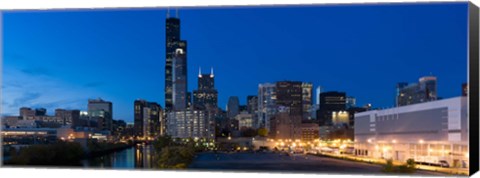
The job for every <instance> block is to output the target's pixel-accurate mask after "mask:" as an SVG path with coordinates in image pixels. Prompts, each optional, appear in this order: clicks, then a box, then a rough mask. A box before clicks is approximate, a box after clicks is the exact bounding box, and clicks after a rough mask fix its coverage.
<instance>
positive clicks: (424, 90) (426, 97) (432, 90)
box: [396, 76, 437, 106]
mask: <svg viewBox="0 0 480 178" xmlns="http://www.w3.org/2000/svg"><path fill="white" fill-rule="evenodd" d="M434 100H437V77H434V76H426V77H421V78H420V79H419V80H418V83H412V84H408V85H407V84H406V83H405V82H401V83H398V84H397V96H396V106H405V105H410V104H416V103H422V102H428V101H434Z"/></svg>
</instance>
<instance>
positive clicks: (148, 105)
mask: <svg viewBox="0 0 480 178" xmlns="http://www.w3.org/2000/svg"><path fill="white" fill-rule="evenodd" d="M134 132H135V134H134V135H135V136H137V137H143V138H148V137H157V136H159V135H163V134H164V132H165V119H164V113H163V109H162V107H161V106H160V105H159V104H158V103H155V102H148V101H146V100H135V102H134Z"/></svg>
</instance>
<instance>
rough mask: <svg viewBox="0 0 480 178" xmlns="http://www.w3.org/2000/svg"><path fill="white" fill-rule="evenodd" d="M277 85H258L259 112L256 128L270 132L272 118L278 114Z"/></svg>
mask: <svg viewBox="0 0 480 178" xmlns="http://www.w3.org/2000/svg"><path fill="white" fill-rule="evenodd" d="M276 100H277V96H276V87H275V84H271V83H263V84H259V85H258V112H257V118H256V119H257V121H256V127H257V128H260V127H263V128H266V129H267V130H270V118H272V117H273V116H274V115H275V113H276V112H277V106H276Z"/></svg>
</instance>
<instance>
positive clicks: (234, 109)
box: [227, 96, 240, 119]
mask: <svg viewBox="0 0 480 178" xmlns="http://www.w3.org/2000/svg"><path fill="white" fill-rule="evenodd" d="M239 113H240V101H239V100H238V97H237V96H230V98H228V104H227V117H228V118H231V119H233V118H235V116H237V114H239Z"/></svg>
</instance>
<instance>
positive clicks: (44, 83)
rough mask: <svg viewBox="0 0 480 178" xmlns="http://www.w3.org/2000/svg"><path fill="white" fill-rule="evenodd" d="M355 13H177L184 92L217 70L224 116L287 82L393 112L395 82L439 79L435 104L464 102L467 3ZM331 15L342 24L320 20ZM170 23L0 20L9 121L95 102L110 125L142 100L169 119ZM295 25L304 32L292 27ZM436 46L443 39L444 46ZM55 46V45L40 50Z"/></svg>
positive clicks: (149, 16)
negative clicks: (234, 99)
mask: <svg viewBox="0 0 480 178" xmlns="http://www.w3.org/2000/svg"><path fill="white" fill-rule="evenodd" d="M399 6H401V8H398V7H399ZM358 7H359V6H352V5H350V6H349V5H345V6H343V5H342V6H306V7H302V8H304V9H303V10H302V11H298V10H296V8H295V7H275V8H272V7H260V8H249V9H246V8H225V9H209V8H198V9H190V8H187V9H180V11H179V12H180V13H179V14H180V15H179V18H180V23H181V25H180V28H181V32H182V35H181V36H182V39H186V40H188V42H189V47H188V51H189V53H188V57H187V58H188V60H189V62H188V77H187V78H188V83H189V85H188V91H189V92H192V91H193V90H194V89H196V86H197V85H196V83H197V82H196V80H197V78H196V77H195V76H196V74H197V72H196V70H198V67H203V68H210V67H213V68H214V69H215V78H216V79H215V80H216V83H215V85H216V88H217V90H218V95H219V97H218V101H219V107H222V108H223V109H225V106H226V103H227V101H228V98H229V97H230V96H238V97H239V99H240V103H241V104H246V98H247V96H248V95H256V94H257V91H258V84H260V83H267V82H269V83H273V82H277V81H283V80H292V81H302V82H312V83H313V86H314V87H315V88H316V86H318V85H321V86H322V87H323V88H324V91H341V92H346V93H347V95H349V96H354V97H355V98H356V99H357V103H358V104H359V105H363V104H366V103H372V104H373V105H374V107H389V106H393V105H394V100H395V85H396V84H397V82H408V83H413V82H416V80H417V79H418V78H419V77H422V76H426V75H430V73H432V74H433V75H435V76H437V77H438V86H439V87H438V96H439V97H443V98H449V97H454V96H460V95H461V84H462V83H464V82H466V75H467V71H466V70H465V69H466V65H467V61H466V59H467V57H466V50H465V49H466V32H467V31H466V30H467V29H466V23H467V21H466V17H467V14H463V15H462V14H461V13H457V14H453V15H452V11H453V12H457V11H458V12H462V13H463V12H464V11H463V10H464V9H466V8H467V5H466V4H465V3H457V4H455V5H449V6H446V5H445V4H436V5H435V4H429V5H424V6H411V7H409V6H408V5H366V6H362V8H358ZM206 9H208V11H206ZM245 11H248V13H247V12H245ZM364 11H365V13H363V12H364ZM59 13H60V14H62V15H59ZM237 13H242V16H240V17H238V16H235V15H236V14H237ZM378 13H381V14H382V16H383V17H378ZM243 14H246V15H243ZM63 15H65V16H63ZM352 15H355V18H352V19H350V17H351V16H352ZM442 15H443V16H442ZM277 16H278V17H277ZM330 16H333V17H334V18H336V19H335V20H332V19H328V18H325V19H322V18H321V17H330ZM439 16H440V17H439ZM136 18H142V19H145V20H143V21H145V22H137V21H136V20H135V19H136ZM364 18H366V19H367V20H363V21H361V22H356V20H359V19H364ZM391 18H394V19H395V20H392V19H391ZM125 19H127V20H126V21H124V20H125ZM165 19H166V9H158V10H151V9H148V10H147V9H146V10H128V11H126V10H95V11H56V12H9V13H5V15H4V24H5V25H4V27H5V29H4V34H5V39H4V40H5V41H4V44H5V50H4V61H3V64H4V66H3V67H4V68H3V70H4V71H3V72H4V78H3V84H4V85H3V86H2V87H3V92H4V94H3V95H4V100H3V101H2V102H3V103H2V106H3V107H4V108H2V110H3V111H4V114H18V108H20V107H22V106H26V107H43V108H48V111H49V113H51V112H52V111H53V109H55V108H66V109H82V110H84V109H85V108H86V105H87V100H88V98H98V97H101V98H103V99H106V100H109V101H112V103H113V107H114V109H113V110H115V112H116V113H113V115H114V117H113V118H114V119H123V120H126V121H133V101H134V100H135V99H138V98H141V99H145V100H148V101H154V102H157V103H160V104H161V105H162V107H163V108H164V107H165V106H164V82H163V81H164V76H163V73H164V72H165V71H164V63H165V51H164V50H165V49H164V46H165V44H164V42H165V39H164V38H165V31H164V27H165ZM204 19H209V20H204ZM446 19H447V20H446ZM289 20H290V21H291V20H297V21H296V22H298V24H299V25H298V26H300V27H304V26H305V27H306V28H295V27H292V26H291V23H289ZM399 20H400V21H401V22H402V23H403V24H397V22H399ZM461 20H463V21H461ZM39 21H41V22H43V23H40V22H39ZM238 21H240V22H243V23H239V24H237V22H238ZM285 21H286V22H285ZM338 21H341V22H345V23H344V24H343V23H341V24H339V23H338ZM18 22H21V23H18ZM26 22H32V23H26ZM60 22H64V23H66V24H64V23H60ZM153 22H154V23H153ZM122 23H127V24H130V25H129V26H128V27H129V28H122V27H124V25H123V24H122ZM204 23H206V24H204ZM424 23H427V24H424ZM27 24H28V25H27ZM57 24H62V25H57ZM242 24H243V25H242ZM454 24H455V25H454ZM83 25H87V26H83ZM215 25H217V26H219V27H223V28H213V27H215ZM220 25H221V26H220ZM302 25H303V26H302ZM350 25H353V26H356V27H357V29H356V30H352V28H351V27H350ZM361 25H366V26H368V27H366V28H362V27H361ZM369 25H370V26H369ZM412 25H413V26H412ZM415 25H416V26H421V28H420V27H415ZM89 27H92V28H93V29H90V28H89ZM147 27H151V28H147ZM251 27H256V28H251ZM279 27H280V28H279ZM32 29H34V30H32ZM27 30H28V31H27ZM56 30H58V32H57V31H56ZM69 30H73V31H69ZM95 30H96V32H94V31H95ZM316 30H319V31H316ZM349 30H350V31H349ZM51 31H54V32H57V33H51ZM145 31H146V32H145ZM303 31H305V32H304V33H305V34H303ZM17 32H18V33H17ZM26 32H28V33H26ZM140 32H144V33H140ZM235 32H236V33H235ZM139 33H140V34H139ZM330 33H333V34H334V35H331V34H330ZM307 34H309V35H307ZM448 34H450V36H448ZM451 34H455V35H451ZM75 35H77V36H75ZM122 35H126V36H122ZM397 35H398V36H397ZM441 35H447V36H442V37H444V38H437V37H438V36H441ZM216 36H218V37H216ZM122 37H125V39H123V38H122ZM306 37H310V38H306ZM463 37H465V38H463ZM62 38H67V39H62ZM310 39H312V40H310ZM49 40H51V41H53V43H51V44H53V45H52V46H49V47H44V46H43V45H45V44H44V43H43V42H45V41H49ZM90 40H91V41H90ZM109 40H110V41H109ZM249 40H250V41H249ZM299 40H304V41H299ZM389 40H390V41H389ZM439 40H445V41H448V42H439ZM272 41H273V42H275V41H277V43H278V44H272ZM312 41H315V42H316V43H314V42H312ZM49 42H50V41H49ZM115 43H116V44H115ZM304 43H305V44H304ZM363 43H367V45H365V44H363ZM265 44H269V45H270V46H269V47H266V46H265ZM292 44H300V45H292ZM86 45H87V46H86ZM88 45H91V46H88ZM37 47H43V48H40V49H36V48H37ZM398 47H399V48H398ZM57 49H60V50H57ZM372 49H375V52H372ZM442 49H444V50H442ZM446 49H448V50H446ZM125 50H126V51H125ZM345 50H347V52H345ZM277 51H281V53H278V54H277V53H274V52H277ZM318 51H319V52H318ZM349 52H351V53H353V54H347V53H349ZM25 53H28V54H25ZM32 56H40V57H38V58H37V57H32ZM117 58H118V59H121V60H123V61H120V60H117ZM132 58H133V60H132ZM136 58H139V60H136ZM297 58H301V59H304V60H297ZM388 58H390V59H388ZM292 59H294V60H292ZM318 59H321V60H318ZM323 59H325V60H323ZM333 59H337V60H342V61H337V60H333ZM65 60H68V61H65ZM458 60H463V61H464V62H458ZM226 61H227V62H226ZM240 61H241V62H240ZM292 61H295V62H292ZM297 61H298V62H297ZM229 62H231V63H229ZM312 63H313V64H315V65H312ZM58 65H62V67H58ZM342 65H343V66H342ZM393 65H398V67H397V66H393ZM65 66H66V67H65ZM330 66H332V67H330ZM338 66H340V67H338ZM388 66H393V67H391V68H389V67H388ZM361 67H363V68H361ZM292 68H293V69H296V70H291V69H292ZM402 69H403V70H402ZM130 70H131V71H130ZM372 70H379V71H378V72H375V71H372ZM402 71H403V72H405V73H402ZM447 71H448V72H447ZM262 73H267V74H264V75H262ZM299 73H301V74H299ZM400 73H401V74H402V75H399V74H400ZM375 74H377V75H375ZM233 81H234V82H233ZM38 86H40V87H38ZM239 86H241V90H239V88H238V87H239ZM58 87H59V88H60V89H58ZM9 92H10V93H9ZM58 94H60V95H61V96H58ZM72 96H74V97H72ZM26 102H31V103H34V104H33V105H28V104H27V105H26V104H24V103H26ZM35 103H36V104H35ZM75 107H77V108H75Z"/></svg>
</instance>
